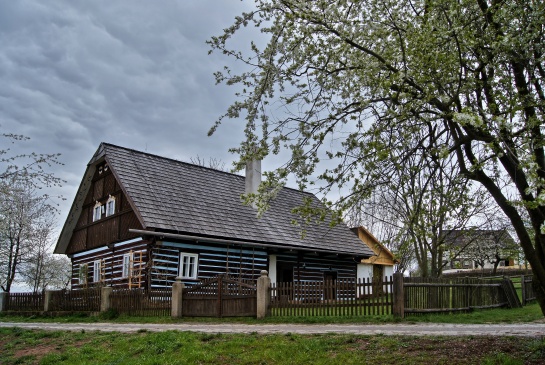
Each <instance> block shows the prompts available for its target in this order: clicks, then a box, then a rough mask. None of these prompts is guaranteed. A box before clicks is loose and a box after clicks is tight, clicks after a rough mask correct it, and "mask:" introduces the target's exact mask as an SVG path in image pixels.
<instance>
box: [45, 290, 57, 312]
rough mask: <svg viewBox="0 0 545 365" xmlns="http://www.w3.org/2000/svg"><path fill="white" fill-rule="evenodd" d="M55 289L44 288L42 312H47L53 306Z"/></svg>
mask: <svg viewBox="0 0 545 365" xmlns="http://www.w3.org/2000/svg"><path fill="white" fill-rule="evenodd" d="M55 291H56V290H46V291H45V294H44V312H49V311H50V310H52V308H53V293H54V292H55Z"/></svg>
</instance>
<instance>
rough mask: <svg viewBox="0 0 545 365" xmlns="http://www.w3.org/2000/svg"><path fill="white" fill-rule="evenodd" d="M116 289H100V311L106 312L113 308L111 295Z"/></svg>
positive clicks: (108, 287) (109, 287) (105, 287)
mask: <svg viewBox="0 0 545 365" xmlns="http://www.w3.org/2000/svg"><path fill="white" fill-rule="evenodd" d="M113 290H114V288H112V287H111V286H103V287H102V288H100V311H101V312H106V311H107V310H108V309H110V308H111V307H112V304H111V301H110V295H111V294H112V291H113Z"/></svg>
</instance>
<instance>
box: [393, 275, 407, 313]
mask: <svg viewBox="0 0 545 365" xmlns="http://www.w3.org/2000/svg"><path fill="white" fill-rule="evenodd" d="M393 290H394V293H393V301H394V307H393V315H394V317H398V318H405V292H404V288H403V274H402V273H400V272H397V273H395V274H394V288H393Z"/></svg>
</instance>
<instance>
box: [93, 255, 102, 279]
mask: <svg viewBox="0 0 545 365" xmlns="http://www.w3.org/2000/svg"><path fill="white" fill-rule="evenodd" d="M101 266H102V265H101V262H100V260H95V261H93V282H94V283H98V282H100V269H101Z"/></svg>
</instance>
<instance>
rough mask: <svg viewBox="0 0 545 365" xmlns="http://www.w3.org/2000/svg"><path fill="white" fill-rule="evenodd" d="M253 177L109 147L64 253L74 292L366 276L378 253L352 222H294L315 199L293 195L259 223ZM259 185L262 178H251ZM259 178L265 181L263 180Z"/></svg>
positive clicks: (93, 165) (92, 169)
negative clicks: (299, 209) (218, 280)
mask: <svg viewBox="0 0 545 365" xmlns="http://www.w3.org/2000/svg"><path fill="white" fill-rule="evenodd" d="M256 166H257V167H255V166H254V168H253V169H250V173H247V175H250V177H249V178H245V177H243V176H239V175H235V174H231V173H226V172H222V171H218V170H214V169H210V168H205V167H202V166H197V165H192V164H188V163H184V162H180V161H176V160H173V159H169V158H164V157H160V156H156V155H152V154H149V153H144V152H139V151H135V150H132V149H127V148H122V147H118V146H114V145H111V144H107V143H102V144H101V145H100V147H99V148H98V150H97V152H96V153H95V155H94V156H93V158H92V159H91V161H90V162H89V164H88V166H87V170H86V172H85V175H84V177H83V180H82V182H81V184H80V187H79V189H78V192H77V195H76V197H75V199H74V202H73V204H72V207H71V209H70V212H69V215H68V218H67V220H66V222H65V224H64V227H63V229H62V232H61V234H60V237H59V240H58V243H57V246H56V248H55V253H60V254H66V255H68V256H69V257H70V258H71V260H72V272H73V275H72V287H73V288H81V287H87V286H99V285H108V286H118V287H121V286H122V287H131V288H134V287H144V288H160V287H165V286H170V285H172V283H173V282H174V280H175V278H176V277H181V278H182V280H183V281H184V282H185V283H186V284H189V285H190V284H193V283H195V282H196V281H197V280H200V279H204V278H210V277H213V276H216V275H218V274H225V273H227V274H229V275H231V276H234V277H238V278H241V279H255V278H257V277H258V276H259V274H260V271H261V270H268V271H269V276H270V277H271V280H272V281H273V282H290V281H303V280H323V279H343V278H356V277H357V276H358V272H362V270H361V269H360V270H359V271H358V265H362V264H361V260H362V259H367V258H369V257H371V256H372V255H373V251H372V250H371V249H369V247H368V246H366V245H364V244H362V242H361V241H360V240H359V239H358V237H357V236H356V235H355V234H354V233H353V232H352V231H350V229H349V228H348V227H347V226H345V225H344V224H340V225H336V226H335V227H330V226H329V224H328V223H327V222H324V223H322V224H314V225H310V226H307V227H305V228H306V236H305V237H304V238H302V237H301V227H300V226H297V225H293V224H292V220H293V219H297V217H296V216H294V215H293V214H292V213H291V211H292V209H293V208H294V207H296V206H298V205H300V204H301V203H302V201H303V199H304V198H308V197H310V198H312V199H313V200H315V202H316V204H319V201H318V199H317V198H316V197H315V196H314V195H312V194H309V193H305V192H300V191H298V190H294V189H289V188H284V189H282V190H281V191H280V192H279V194H278V196H277V198H276V199H275V200H274V201H273V202H272V203H271V207H270V209H269V210H268V211H267V212H266V213H265V214H264V215H263V216H262V217H261V218H257V215H256V211H255V209H254V208H253V207H251V206H246V205H243V204H242V203H241V194H243V193H244V192H245V191H247V189H248V186H250V189H252V184H253V186H254V187H253V189H255V185H256V183H257V184H258V183H259V180H260V172H259V171H254V170H256V169H257V170H260V168H259V164H258V165H256ZM248 179H250V180H251V179H253V180H254V181H253V182H252V181H248ZM256 179H257V182H256Z"/></svg>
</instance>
